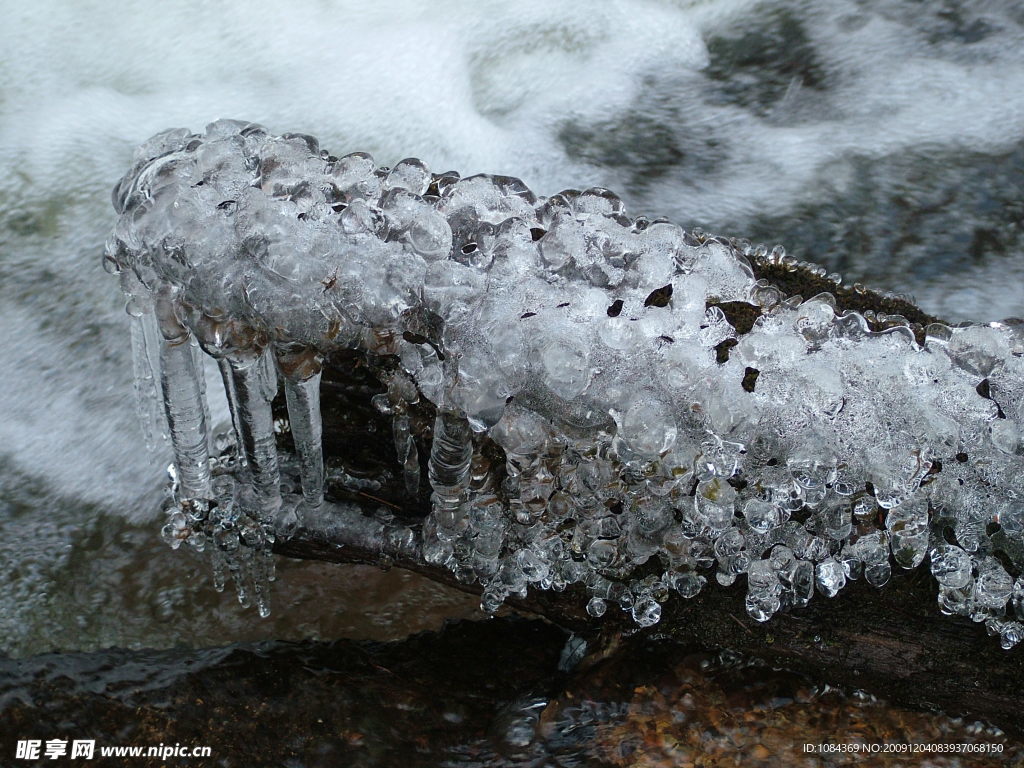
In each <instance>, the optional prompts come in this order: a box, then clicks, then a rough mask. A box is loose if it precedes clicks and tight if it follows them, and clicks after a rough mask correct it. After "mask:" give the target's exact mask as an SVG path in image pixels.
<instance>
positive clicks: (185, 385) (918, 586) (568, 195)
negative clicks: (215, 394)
mask: <svg viewBox="0 0 1024 768" xmlns="http://www.w3.org/2000/svg"><path fill="white" fill-rule="evenodd" d="M115 206H116V207H117V208H118V210H119V212H120V213H122V216H121V219H120V220H119V222H118V229H117V230H116V231H115V237H114V238H113V239H112V241H111V245H110V248H109V249H108V254H107V263H108V265H110V267H111V269H112V271H115V272H119V273H120V274H121V276H122V286H123V287H124V289H125V290H126V292H127V293H128V294H129V296H130V301H129V311H130V313H131V314H132V315H133V316H134V317H136V318H137V323H136V330H135V338H136V341H137V344H136V346H137V350H138V352H139V354H138V359H139V361H140V362H139V363H138V364H137V371H141V372H142V374H143V375H142V376H141V380H142V381H143V382H145V381H160V383H161V392H160V393H158V397H157V400H158V401H159V400H162V402H163V406H164V407H163V412H164V414H165V418H166V421H167V426H168V431H169V434H170V438H171V442H172V444H173V446H174V448H175V455H176V459H175V469H176V483H175V486H174V488H173V493H172V495H171V496H170V497H169V502H168V505H167V511H168V514H169V519H168V523H167V525H166V526H165V528H164V535H165V538H167V540H168V541H169V542H170V543H172V545H174V546H177V545H180V544H181V543H182V542H187V543H189V544H190V545H193V546H196V547H197V548H205V549H207V550H209V551H211V553H212V556H213V559H214V564H215V568H217V569H219V570H220V571H221V572H224V571H227V572H229V573H230V574H231V575H232V576H233V577H234V578H235V581H236V583H237V584H238V586H239V589H240V596H241V597H242V599H243V600H248V599H249V598H250V597H254V598H255V601H256V602H257V604H259V605H260V609H261V610H267V609H268V608H267V601H266V594H265V589H266V582H267V578H268V571H269V569H270V566H271V561H270V559H269V557H268V555H269V553H270V552H271V551H272V550H276V551H278V552H280V553H282V554H287V555H289V556H297V557H313V558H319V559H328V560H335V561H338V562H381V563H382V564H385V565H396V566H398V567H404V568H409V569H411V570H416V571H418V572H420V573H423V574H425V575H427V576H429V577H431V578H433V579H435V580H438V581H442V582H445V583H450V584H452V585H454V586H458V587H459V588H462V589H472V590H477V591H480V592H481V594H482V606H483V608H484V609H485V610H487V611H490V612H493V611H495V610H497V608H498V607H500V605H501V604H502V603H504V602H508V603H509V604H512V605H515V606H517V607H519V608H521V609H524V610H529V611H532V612H534V613H539V614H541V615H544V616H546V617H548V618H549V619H551V620H552V621H554V622H556V623H558V624H560V625H562V626H566V627H570V628H574V629H577V630H586V629H588V628H596V629H600V630H601V631H602V632H603V635H604V637H606V638H607V637H612V636H617V635H619V634H621V633H623V632H632V631H634V630H635V629H636V628H638V627H639V628H642V629H645V630H647V631H649V632H654V633H661V634H668V635H680V636H685V637H687V638H691V639H693V640H696V641H699V642H701V643H703V644H705V645H708V646H714V647H731V648H736V649H740V650H743V651H744V652H748V653H751V654H753V655H755V656H758V657H760V658H765V659H769V660H771V661H773V663H776V662H777V663H784V664H786V665H788V666H792V667H794V668H799V669H802V670H805V671H809V672H813V673H815V674H820V675H823V676H824V677H825V678H827V679H833V680H836V681H838V682H842V683H843V684H846V685H859V684H861V683H862V682H863V684H865V685H866V686H868V687H877V690H879V691H880V692H881V693H882V694H883V695H886V696H888V697H890V698H892V699H893V700H895V701H901V702H907V703H911V704H914V705H917V706H929V705H937V706H941V707H943V708H945V709H947V711H955V712H970V713H971V714H973V715H974V716H978V717H986V718H989V719H991V720H992V721H993V722H995V723H997V724H999V725H1000V726H1001V727H1004V728H1010V729H1018V728H1019V726H1018V725H1016V723H1015V720H1014V718H1015V716H1016V707H1017V705H1018V704H1019V700H1020V699H1019V696H1018V695H1017V694H1016V691H1019V690H1020V685H1021V683H1022V682H1024V678H1022V670H1021V661H1020V655H1019V653H1013V652H1011V653H1009V654H1007V653H1004V652H1001V651H999V649H997V648H995V645H996V641H993V640H991V639H989V638H986V637H984V633H982V632H981V631H979V626H978V625H984V626H985V628H987V629H988V631H989V632H990V633H992V634H994V635H998V637H999V641H998V642H999V643H1000V644H1002V645H1003V647H1004V648H1012V647H1013V646H1014V645H1015V644H1016V643H1017V642H1019V641H1020V640H1021V638H1022V637H1024V625H1022V624H1021V622H1020V619H1021V618H1022V617H1024V580H1022V578H1021V571H1022V565H1024V506H1022V504H1021V500H1020V498H1019V495H1018V492H1017V490H1016V485H1015V479H1014V478H1015V477H1017V476H1019V471H1020V469H1021V468H1024V464H1022V455H1024V443H1022V441H1021V426H1022V424H1024V397H1022V392H1024V327H1022V325H1021V324H1020V323H1018V322H1014V321H1006V322H1002V323H990V324H988V325H972V326H967V327H963V328H953V327H950V326H947V325H944V324H942V323H940V322H938V320H937V319H936V318H933V317H930V316H928V315H927V314H925V313H923V312H922V311H921V310H919V309H918V308H916V307H914V306H913V304H911V303H910V302H908V301H906V300H904V299H900V298H898V297H893V296H887V295H881V294H878V293H874V292H871V291H868V290H866V289H864V288H862V287H861V286H845V285H842V284H841V282H840V281H839V280H838V279H836V277H835V276H829V275H826V274H825V271H824V270H823V269H821V268H819V267H815V266H814V265H807V264H797V263H795V262H794V261H793V260H791V259H788V258H787V257H786V256H785V253H784V251H783V250H782V249H781V248H779V247H777V248H775V249H773V250H772V251H771V252H769V251H768V249H767V248H764V247H760V246H752V245H751V244H749V243H745V242H743V241H738V240H733V239H726V238H719V237H714V236H709V235H706V234H704V233H701V232H684V231H683V230H681V229H680V228H678V227H674V226H673V225H671V224H668V223H667V222H657V221H655V222H651V221H649V220H647V219H645V218H644V217H636V218H630V217H628V216H627V215H626V213H625V209H624V206H623V205H622V203H621V201H619V200H618V198H616V197H615V196H614V195H613V194H611V193H610V192H608V191H607V190H602V189H592V190H587V191H585V192H578V191H575V190H567V191H564V192H563V193H559V194H558V195H553V196H551V197H550V198H537V197H536V196H534V195H533V193H532V192H531V191H530V190H529V189H527V188H526V187H525V185H523V184H522V183H521V182H519V181H518V180H516V179H510V178H507V177H487V176H477V177H470V178H467V179H459V177H458V175H457V174H453V173H444V174H433V173H430V172H429V170H427V169H426V167H425V166H424V165H423V164H422V163H420V162H419V161H417V160H407V161H403V162H402V163H400V164H399V165H398V166H396V167H395V168H394V169H384V168H377V167H376V166H375V165H374V164H373V162H372V159H370V158H369V157H368V156H366V155H361V154H358V153H357V154H354V155H348V156H345V157H342V158H337V157H333V156H331V155H329V154H327V153H326V152H320V151H319V146H318V144H317V143H316V140H315V139H312V138H311V137H308V136H300V135H286V136H283V137H273V136H269V135H268V134H267V133H266V132H265V131H264V130H263V129H261V128H259V127H258V126H252V125H248V124H242V123H232V122H230V121H224V122H220V123H216V124H213V125H211V126H210V127H208V129H207V131H206V133H205V134H204V135H201V136H200V135H196V134H190V133H189V132H187V131H178V132H170V133H168V134H163V135H161V136H160V137H156V138H155V139H154V140H153V141H152V142H150V143H149V144H147V145H145V146H144V147H143V148H142V149H141V150H140V153H139V155H138V162H137V164H136V167H135V168H133V170H132V171H131V172H130V173H129V174H128V175H127V176H126V177H125V179H124V180H123V182H122V183H121V184H120V185H119V187H118V189H117V190H116V191H115ZM193 340H195V341H196V342H198V344H199V346H200V347H201V348H202V350H203V351H205V352H206V353H207V354H210V355H211V356H213V357H215V358H216V359H217V360H218V362H219V364H220V367H221V370H222V372H223V374H224V381H225V389H226V391H227V395H228V399H229V403H230V405H231V411H232V418H233V422H234V430H233V438H232V437H229V438H227V439H226V440H225V441H224V444H223V445H222V446H221V450H220V451H219V452H215V455H213V456H212V461H211V455H210V451H209V445H210V442H211V440H210V425H209V424H208V418H207V417H206V410H207V409H206V406H205V393H204V392H203V387H202V382H201V379H200V378H199V377H198V375H197V373H196V371H197V369H198V366H197V362H196V356H195V354H194V352H193V350H194V347H192V346H191V344H192V342H193ZM147 373H148V376H147V375H146V374H147ZM279 376H280V377H281V378H282V379H283V380H284V388H283V389H284V394H283V395H281V394H280V393H279V391H278V377H279ZM146 403H147V401H146V400H145V398H144V399H143V404H144V406H146ZM147 407H148V406H147ZM925 562H927V563H928V567H929V568H930V570H931V573H932V575H933V576H934V577H935V578H936V579H937V581H938V582H939V589H938V601H939V606H935V604H934V602H933V601H934V598H935V591H934V586H933V585H932V584H933V583H932V582H931V580H930V578H929V577H927V576H922V575H920V574H921V569H920V568H919V566H922V564H923V563H925ZM893 565H895V566H897V575H896V576H894V575H893V570H894V569H893ZM899 569H906V570H908V571H909V574H907V575H902V574H901V573H900V572H899ZM221 578H223V576H221ZM709 579H714V580H715V581H717V582H718V585H716V586H713V587H708V588H706V589H705V588H703V587H704V586H705V584H706V583H707V581H708V580H709ZM744 581H745V582H746V584H745V586H746V592H745V594H741V592H742V590H741V589H740V587H738V586H737V584H742V583H743V582H744ZM890 581H891V582H892V585H891V586H889V587H886V588H885V589H883V590H881V591H880V592H877V593H876V592H875V590H876V588H878V587H882V586H883V585H884V584H886V583H887V582H890ZM844 587H845V591H844ZM815 593H817V594H818V595H819V597H817V598H816V599H814V600H813V601H812V600H811V598H812V597H813V596H814V595H815ZM837 594H839V595H841V597H839V598H835V596H836V595H837ZM826 596H827V597H829V598H834V599H832V600H828V599H825V598H826ZM925 596H927V597H928V603H930V604H928V603H926V602H925V601H924V600H923V598H924V597H925ZM940 607H941V611H942V612H943V613H946V614H950V615H952V616H953V617H961V618H941V617H940V615H939V608H940ZM618 608H622V609H623V610H621V611H619V610H617V609H618ZM782 609H789V610H787V611H784V615H783V616H782V617H781V618H779V619H777V620H776V621H773V622H769V623H768V624H763V623H762V622H765V621H767V620H768V619H769V618H771V617H772V616H773V615H775V614H777V613H778V612H779V611H780V610H782ZM968 617H969V618H968ZM972 621H973V623H972ZM939 627H941V629H940V628H939ZM951 676H952V678H953V679H954V682H950V679H951ZM968 680H969V681H970V682H969V683H968V682H967V681H968ZM968 690H969V691H970V692H971V693H970V696H967V695H966V691H968Z"/></svg>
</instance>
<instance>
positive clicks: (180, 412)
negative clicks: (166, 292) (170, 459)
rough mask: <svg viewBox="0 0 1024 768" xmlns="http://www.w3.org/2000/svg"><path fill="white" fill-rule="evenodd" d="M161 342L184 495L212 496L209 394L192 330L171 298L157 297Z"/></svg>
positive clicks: (163, 382) (168, 414)
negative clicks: (195, 355) (177, 314)
mask: <svg viewBox="0 0 1024 768" xmlns="http://www.w3.org/2000/svg"><path fill="white" fill-rule="evenodd" d="M155 311H156V316H157V323H158V325H159V327H160V334H161V336H162V337H163V343H162V344H161V345H160V386H161V390H162V391H163V402H164V415H165V416H166V417H167V427H168V431H169V433H170V436H171V445H172V446H173V447H174V465H175V468H176V469H177V480H178V483H179V484H180V487H181V495H182V497H183V498H184V499H196V500H202V499H208V498H210V453H209V434H208V423H207V421H208V417H207V413H206V405H205V401H206V397H205V393H204V392H203V387H202V384H201V383H200V377H201V376H202V369H199V368H197V367H196V360H195V357H194V356H193V354H192V334H191V333H189V331H188V329H187V328H185V327H184V326H183V325H181V323H180V322H179V321H178V318H177V317H176V316H175V314H174V308H173V304H172V303H171V301H170V300H169V299H167V298H165V297H160V298H158V299H157V301H156V310H155Z"/></svg>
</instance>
